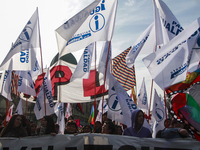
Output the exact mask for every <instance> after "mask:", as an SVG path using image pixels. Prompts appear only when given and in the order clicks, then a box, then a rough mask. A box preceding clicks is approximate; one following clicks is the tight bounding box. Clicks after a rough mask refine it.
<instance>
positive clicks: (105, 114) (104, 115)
mask: <svg viewBox="0 0 200 150" xmlns="http://www.w3.org/2000/svg"><path fill="white" fill-rule="evenodd" d="M107 120H108V118H107V112H106V113H104V114H103V122H105V121H107Z"/></svg>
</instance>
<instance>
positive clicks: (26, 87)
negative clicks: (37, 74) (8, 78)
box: [17, 71, 37, 96]
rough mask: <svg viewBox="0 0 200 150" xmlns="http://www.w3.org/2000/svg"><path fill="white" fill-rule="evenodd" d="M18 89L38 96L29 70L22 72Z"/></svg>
mask: <svg viewBox="0 0 200 150" xmlns="http://www.w3.org/2000/svg"><path fill="white" fill-rule="evenodd" d="M27 78H28V79H27ZM17 91H18V92H23V93H25V94H28V95H32V96H37V95H36V92H35V88H34V84H33V80H32V77H31V74H30V72H29V71H22V72H21V73H20V75H19V80H18V88H17Z"/></svg>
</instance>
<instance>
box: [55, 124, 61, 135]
mask: <svg viewBox="0 0 200 150" xmlns="http://www.w3.org/2000/svg"><path fill="white" fill-rule="evenodd" d="M55 129H56V134H58V132H59V129H60V125H59V124H58V123H55Z"/></svg>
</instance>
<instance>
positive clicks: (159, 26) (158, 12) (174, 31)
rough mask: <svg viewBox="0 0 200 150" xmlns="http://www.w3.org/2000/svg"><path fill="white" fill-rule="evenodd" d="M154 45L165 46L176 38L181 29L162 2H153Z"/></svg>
mask: <svg viewBox="0 0 200 150" xmlns="http://www.w3.org/2000/svg"><path fill="white" fill-rule="evenodd" d="M153 4H154V17H155V26H154V27H155V40H156V43H155V44H156V45H161V44H163V45H165V44H167V43H168V42H169V41H170V40H171V39H173V38H174V37H175V36H177V35H178V34H179V33H180V32H181V31H183V27H182V26H181V25H180V23H179V21H178V20H177V19H176V17H175V16H174V14H173V13H172V12H171V10H170V9H169V8H168V7H167V5H166V4H165V3H164V2H163V1H162V0H153Z"/></svg>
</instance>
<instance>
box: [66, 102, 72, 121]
mask: <svg viewBox="0 0 200 150" xmlns="http://www.w3.org/2000/svg"><path fill="white" fill-rule="evenodd" d="M69 116H72V107H71V104H70V103H66V110H65V118H67V119H68V118H69Z"/></svg>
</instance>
